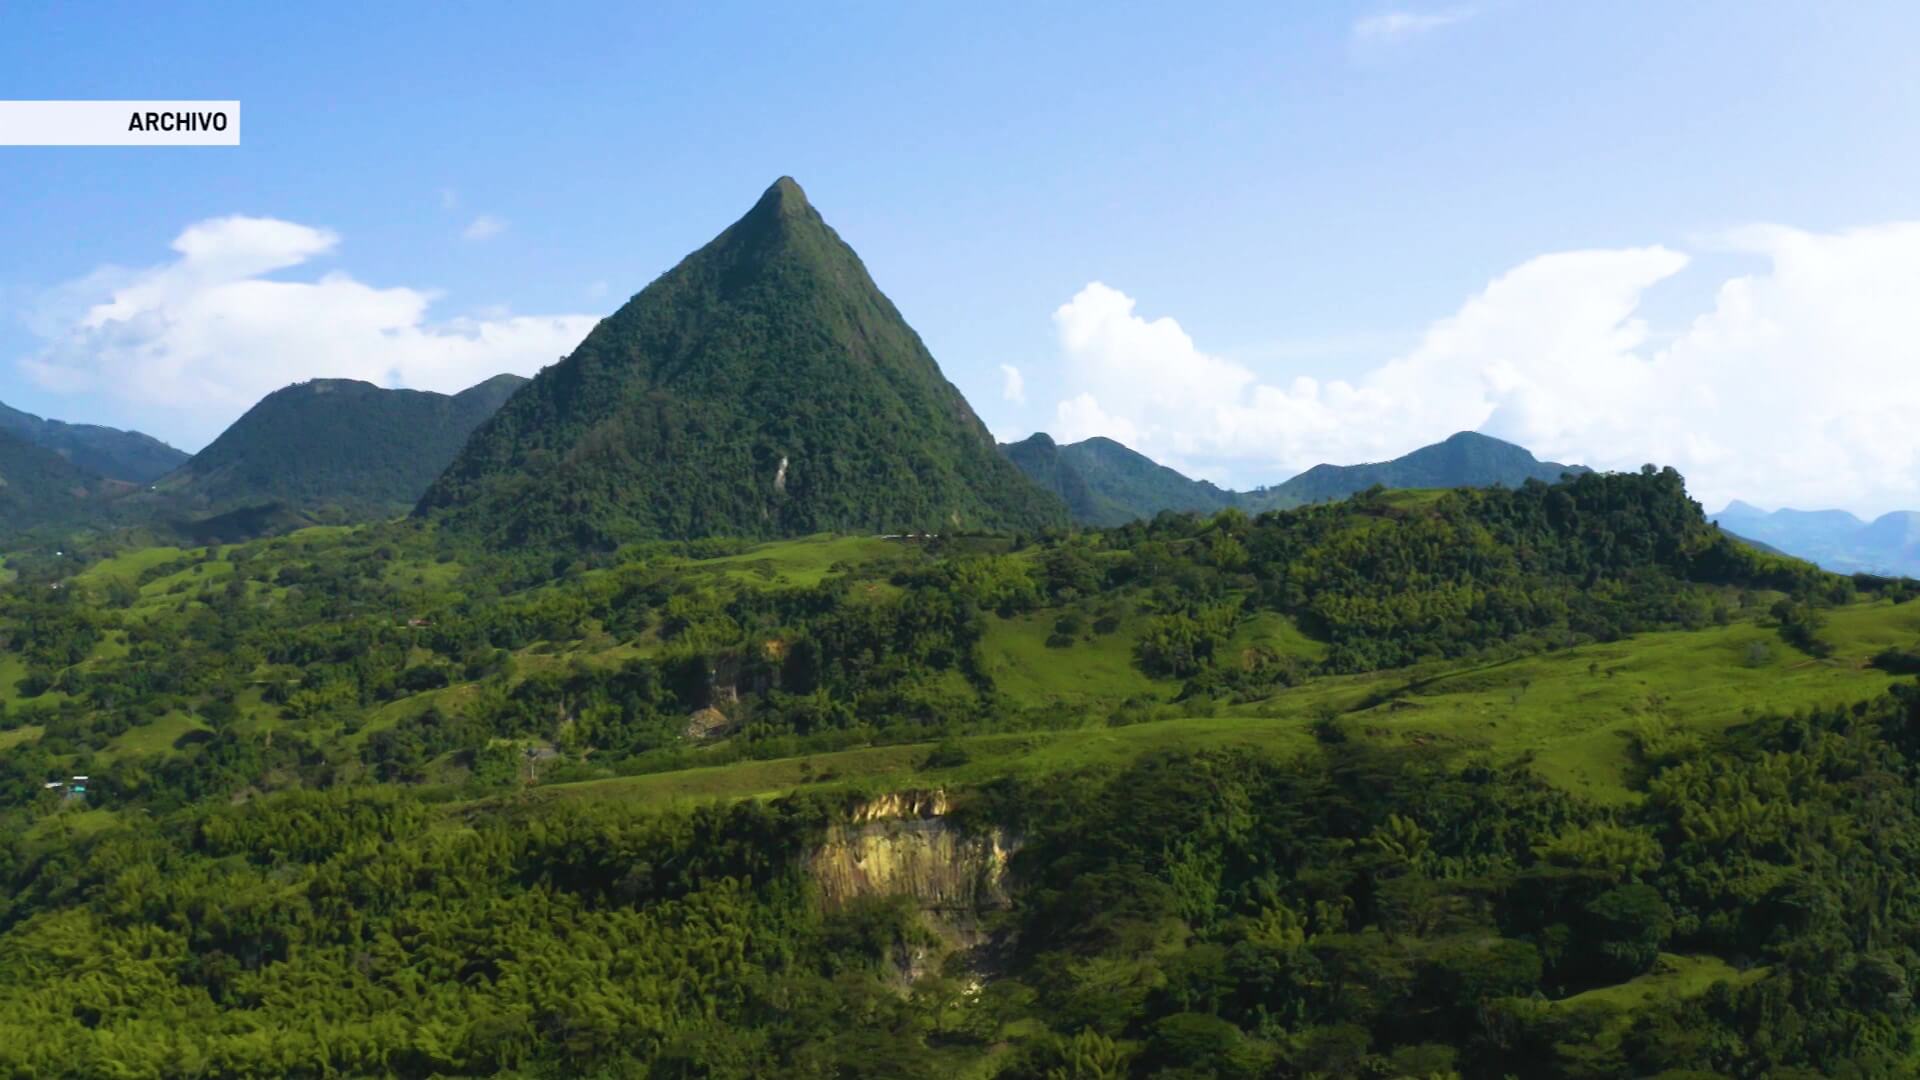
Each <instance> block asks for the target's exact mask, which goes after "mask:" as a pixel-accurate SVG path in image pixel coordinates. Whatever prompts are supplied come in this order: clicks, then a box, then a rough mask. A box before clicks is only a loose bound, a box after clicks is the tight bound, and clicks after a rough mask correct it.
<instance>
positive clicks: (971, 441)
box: [419, 177, 1066, 547]
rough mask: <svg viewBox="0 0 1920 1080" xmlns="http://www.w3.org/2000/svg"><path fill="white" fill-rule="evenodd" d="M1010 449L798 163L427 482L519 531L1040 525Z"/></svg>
mask: <svg viewBox="0 0 1920 1080" xmlns="http://www.w3.org/2000/svg"><path fill="white" fill-rule="evenodd" d="M1065 510H1066V508H1065V507H1064V506H1061V505H1060V504H1059V502H1057V501H1056V500H1054V499H1053V498H1052V497H1051V496H1049V495H1047V494H1045V493H1043V492H1042V491H1040V490H1039V489H1037V488H1035V487H1034V486H1033V485H1032V484H1031V483H1029V482H1028V481H1027V480H1026V478H1025V477H1024V476H1022V475H1021V473H1020V471H1019V470H1018V469H1016V468H1015V467H1014V466H1013V464H1012V463H1010V462H1008V461H1006V460H1005V459H1003V458H1002V457H1001V456H1000V455H999V453H998V452H997V451H996V449H995V446H994V442H993V436H992V435H991V434H990V433H989V432H988V431H987V429H986V425H984V424H982V423H981V422H980V419H979V417H978V416H976V415H975V414H974V412H973V410H972V408H971V407H970V406H968V404H967V402H966V399H965V398H964V397H962V396H961V394H960V392H959V390H957V389H956V388H955V387H954V386H953V384H951V383H949V382H948V381H947V380H946V378H945V377H944V376H943V375H942V374H941V372H940V369H939V366H938V364H936V363H935V362H934V359H933V357H932V356H931V355H930V354H929V353H928V352H927V349H926V345H925V344H924V343H923V342H922V341H921V340H920V336H919V335H918V334H916V333H914V331H913V328H912V327H910V326H908V325H907V323H906V321H905V319H903V318H902V317H901V315H900V312H899V311H898V310H897V309H896V308H895V307H894V306H893V303H892V302H891V301H889V300H888V299H887V298H886V296H885V295H884V294H882V293H881V292H880V289H879V287H878V286H877V285H876V284H875V283H874V281H873V279H872V277H871V276H870V275H869V274H868V273H867V270H866V267H865V266H863V265H862V264H861V262H860V257H859V256H858V255H857V254H855V253H854V251H853V249H852V248H851V247H848V246H847V244H846V242H845V241H844V240H842V239H841V238H840V236H839V235H838V234H837V233H835V232H834V230H833V228H832V226H830V225H828V224H827V222H826V221H825V220H824V219H823V218H822V217H821V216H820V213H819V212H818V211H817V210H815V209H814V208H813V207H812V206H811V205H809V204H808V202H807V197H806V195H805V193H803V192H802V191H801V190H800V185H799V184H796V183H794V181H793V179H792V178H791V177H781V178H780V179H779V180H777V181H775V182H774V184H773V186H772V187H770V188H768V189H767V190H766V192H765V193H764V194H762V195H761V196H760V199H759V201H758V202H756V203H755V204H754V206H753V208H752V209H751V210H749V211H748V212H747V213H746V215H745V216H744V217H742V218H740V219H739V220H738V221H736V222H734V223H733V224H732V225H731V226H729V227H728V228H727V229H726V230H724V231H723V232H721V233H720V235H719V236H717V237H715V238H714V239H713V241H711V242H710V243H708V244H707V245H706V246H704V247H702V248H700V249H699V250H698V251H695V252H694V253H692V254H690V255H688V256H687V257H686V258H684V259H682V260H681V261H680V262H679V264H678V265H676V266H675V267H674V268H673V269H671V270H669V271H667V272H666V273H665V274H662V275H661V276H660V277H659V278H657V279H655V280H654V281H653V283H652V284H650V285H648V286H647V287H646V288H645V289H644V290H642V291H641V292H640V293H639V294H638V295H636V296H634V297H633V298H632V299H631V300H629V301H628V302H627V303H626V304H625V305H623V306H622V307H621V308H620V309H619V310H618V311H616V312H614V313H613V314H612V315H610V316H608V317H607V318H605V319H602V320H601V321H600V323H599V325H597V326H596V327H594V329H593V331H592V332H591V333H589V334H588V335H587V337H586V339H585V340H584V341H582V342H581V343H580V345H579V347H578V348H576V349H575V350H574V351H573V353H572V354H571V355H569V356H568V357H567V358H566V359H564V360H562V361H560V362H559V363H557V364H554V365H552V366H551V367H548V368H545V369H543V370H542V371H541V372H540V373H539V374H538V375H537V376H535V378H534V380H533V382H532V383H530V384H529V385H527V386H525V387H523V388H521V390H520V391H519V392H518V393H516V394H515V395H514V396H513V398H512V399H511V400H510V401H508V403H507V404H506V406H505V407H503V408H502V409H501V411H500V412H499V413H498V414H496V415H495V416H494V417H493V418H492V419H491V420H489V421H488V422H487V423H486V424H484V425H482V426H481V427H480V428H479V430H478V431H476V433H475V435H474V437H473V439H472V440H471V441H470V442H469V443H468V444H467V447H466V448H465V449H464V450H463V451H462V452H461V454H460V455H459V456H458V457H457V458H455V459H454V461H453V464H452V465H451V466H449V467H448V469H447V471H446V472H445V473H443V474H442V475H441V477H440V479H439V480H438V481H437V482H436V483H435V484H434V485H433V487H432V489H431V490H429V491H428V492H427V494H426V496H425V497H424V498H423V499H422V500H421V503H420V507H419V512H421V513H422V514H433V515H442V516H444V518H445V520H446V521H447V522H448V523H449V525H450V526H451V527H452V528H454V529H455V530H466V531H468V532H471V533H474V534H477V535H480V536H483V537H489V538H492V539H495V540H498V541H501V542H504V543H509V544H521V543H542V542H553V543H558V544H564V545H578V546H589V547H602V546H615V545H617V544H619V543H622V542H625V541H627V540H631V539H642V538H653V537H668V538H687V537H700V536H713V535H729V536H782V535H804V534H807V533H813V532H821V531H855V530H859V531H874V532H901V531H908V530H928V531H941V532H946V531H951V530H954V529H959V528H1007V529H1025V528H1036V527H1042V526H1046V525H1050V524H1055V523H1058V522H1061V521H1064V520H1065V519H1066V513H1065Z"/></svg>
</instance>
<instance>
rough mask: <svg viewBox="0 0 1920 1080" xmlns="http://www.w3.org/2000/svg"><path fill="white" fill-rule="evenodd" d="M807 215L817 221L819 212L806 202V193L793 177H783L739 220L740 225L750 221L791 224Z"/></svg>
mask: <svg viewBox="0 0 1920 1080" xmlns="http://www.w3.org/2000/svg"><path fill="white" fill-rule="evenodd" d="M809 215H811V216H813V217H814V218H816V219H817V218H818V217H819V212H818V211H816V210H814V209H813V204H812V203H809V202H808V201H807V193H806V192H805V191H803V190H801V188H800V184H799V183H798V182H797V181H795V180H794V178H793V177H791V176H783V177H781V178H780V179H778V180H775V181H774V182H773V185H772V186H771V187H769V188H767V190H766V191H765V192H763V193H762V194H761V196H760V201H758V202H756V203H754V204H753V209H751V210H749V211H747V214H746V216H745V217H743V218H741V219H740V220H741V223H742V224H745V223H747V222H752V221H767V222H777V221H786V222H791V221H794V220H796V219H804V218H806V217H808V216H809Z"/></svg>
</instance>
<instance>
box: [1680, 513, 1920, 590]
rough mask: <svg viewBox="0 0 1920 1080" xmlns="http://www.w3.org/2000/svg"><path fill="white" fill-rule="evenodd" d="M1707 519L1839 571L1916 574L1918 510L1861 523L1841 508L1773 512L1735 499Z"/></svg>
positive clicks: (1919, 562) (1919, 567)
mask: <svg viewBox="0 0 1920 1080" xmlns="http://www.w3.org/2000/svg"><path fill="white" fill-rule="evenodd" d="M1708 518H1709V520H1712V521H1714V522H1717V523H1718V524H1719V525H1720V527H1721V528H1723V529H1725V530H1727V531H1728V532H1731V533H1733V534H1735V535H1737V536H1741V537H1745V538H1746V539H1749V540H1755V541H1758V542H1760V543H1762V544H1765V545H1767V546H1769V547H1773V548H1776V549H1778V550H1780V551H1784V552H1786V553H1787V554H1789V555H1794V556H1798V557H1799V558H1802V559H1806V560H1808V561H1809V562H1814V563H1818V564H1819V565H1820V566H1823V567H1825V568H1826V569H1828V570H1832V571H1835V572H1837V573H1845V574H1858V573H1866V574H1904V575H1907V576H1909V577H1920V513H1916V512H1914V511H1912V510H1896V511H1894V512H1892V513H1890V514H1882V515H1881V516H1879V517H1877V518H1875V519H1873V520H1872V521H1862V520H1861V519H1859V518H1857V517H1855V516H1854V515H1852V514H1850V513H1848V512H1847V511H1845V510H1775V511H1772V512H1771V513H1769V512H1768V511H1765V510H1762V509H1760V508H1759V507H1756V506H1751V505H1748V504H1747V503H1743V502H1740V501H1739V500H1735V501H1733V502H1731V503H1729V504H1727V508H1726V509H1724V510H1722V511H1720V512H1719V513H1717V514H1709V515H1708Z"/></svg>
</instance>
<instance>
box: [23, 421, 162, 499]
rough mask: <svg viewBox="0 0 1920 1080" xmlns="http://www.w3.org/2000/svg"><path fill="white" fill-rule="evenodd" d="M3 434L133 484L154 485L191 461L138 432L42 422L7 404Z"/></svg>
mask: <svg viewBox="0 0 1920 1080" xmlns="http://www.w3.org/2000/svg"><path fill="white" fill-rule="evenodd" d="M0 432H5V433H7V434H10V435H13V436H15V437H17V438H19V439H21V440H23V441H25V442H28V443H32V444H33V445H35V446H39V447H43V448H45V449H47V450H51V451H53V452H54V453H57V454H59V455H60V456H61V457H63V458H66V459H67V460H68V461H70V462H72V463H73V464H74V465H75V466H77V467H78V468H79V469H80V470H81V471H83V472H89V473H93V474H95V475H97V476H102V477H105V478H107V479H109V480H123V481H125V482H127V483H129V484H148V483H152V482H153V481H155V480H158V479H159V478H161V477H162V476H165V475H166V474H168V473H170V472H172V471H173V470H174V469H176V468H179V467H180V465H181V464H182V463H183V462H185V461H186V460H187V455H186V453H185V452H184V451H181V450H176V449H174V448H173V447H171V446H168V445H167V444H166V443H163V442H161V441H160V440H159V439H156V438H154V437H153V436H151V435H142V434H141V433H140V432H138V431H121V430H119V429H118V428H110V427H101V426H99V425H97V424H67V423H62V422H61V421H58V420H43V419H41V418H40V417H38V416H35V415H33V414H32V413H26V412H21V411H20V410H18V409H14V408H9V407H8V406H6V405H4V404H0Z"/></svg>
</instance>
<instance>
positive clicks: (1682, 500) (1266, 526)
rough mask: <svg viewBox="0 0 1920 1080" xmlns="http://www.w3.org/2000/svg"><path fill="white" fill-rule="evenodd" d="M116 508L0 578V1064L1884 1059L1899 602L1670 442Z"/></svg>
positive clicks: (1730, 1069)
mask: <svg viewBox="0 0 1920 1080" xmlns="http://www.w3.org/2000/svg"><path fill="white" fill-rule="evenodd" d="M116 543H117V542H116V541H113V540H112V539H111V538H107V539H100V540H96V541H92V542H89V543H88V544H82V545H80V546H76V547H66V548H62V549H60V550H59V551H58V552H57V553H56V552H55V551H53V550H50V549H43V550H39V551H30V552H21V553H19V554H16V555H14V556H11V557H10V558H9V560H8V563H7V573H8V574H9V575H10V576H11V577H12V579H13V580H12V581H11V583H10V584H8V585H6V586H4V588H0V679H4V680H5V681H6V683H7V685H5V686H0V748H3V752H0V819H4V821H5V823H6V826H7V827H6V829H5V835H6V840H5V842H4V845H0V880H4V882H5V885H4V887H3V888H0V897H4V899H3V900H0V1004H3V1005H4V1008H3V1009H0V1029H4V1030H0V1074H4V1075H17V1076H63V1075H70V1076H97V1075H119V1076H129V1077H138V1076H154V1077H162V1076H169V1077H170V1076H210V1077H211V1076H221V1077H227V1076H235V1077H237V1076H304V1075H311V1076H322V1075H346V1076H359V1075H368V1076H384V1075H392V1076H418V1077H427V1076H454V1075H474V1076H478V1075H517V1076H525V1077H539V1076H555V1077H558V1076H580V1075H587V1076H596V1075H597V1076H626V1075H658V1076H689V1077H692V1076H709V1077H723V1076H726V1077H732V1076H738V1077H749V1076H766V1075H794V1076H823V1077H824V1076H900V1077H910V1076H953V1075H977V1076H1001V1077H1009V1078H1019V1077H1035V1078H1039V1077H1048V1078H1052V1077H1121V1076H1165V1077H1194V1076H1218V1077H1266V1076H1299V1077H1310V1076H1319V1077H1338V1076H1377V1077H1401V1076H1405V1077H1419V1078H1431V1077H1450V1076H1458V1077H1474V1078H1480V1077H1485V1078H1498V1077H1505V1076H1529V1077H1532V1076H1540V1077H1567V1078H1575V1077H1579V1078H1589V1077H1592V1078H1600V1077H1607V1078H1612V1077H1621V1078H1625V1077H1639V1076H1655V1075H1660V1076H1669V1077H1689V1076H1691V1077H1707V1076H1722V1077H1763V1076H1767V1077H1788V1076H1860V1077H1868V1076H1894V1075H1906V1074H1909V1073H1911V1071H1912V1068H1913V1065H1914V1062H1915V1061H1916V1056H1915V1054H1916V1048H1915V1047H1914V1045H1913V1043H1912V1032H1913V1025H1914V1023H1915V1021H1916V1020H1917V1019H1920V1017H1917V1016H1916V1015H1915V1013H1914V1009H1913V1003H1912V991H1913V988H1914V975H1913V974H1911V973H1912V972H1913V971H1914V970H1915V965H1916V963H1920V954H1916V948H1920V921H1917V920H1916V918H1915V915H1914V913H1913V904H1914V897H1915V896H1920V891H1917V890H1916V887H1915V886H1916V881H1915V879H1914V878H1913V875H1912V870H1911V863H1912V862H1913V859H1912V857H1911V854H1910V851H1909V849H1910V848H1912V847H1914V846H1915V845H1916V844H1920V817H1916V814H1917V813H1920V803H1917V802H1916V796H1915V794H1914V792H1915V791H1916V785H1915V783H1914V779H1915V777H1914V776H1913V775H1912V773H1913V771H1914V770H1915V768H1916V766H1917V765H1920V739H1917V738H1916V736H1915V734H1914V733H1915V732H1920V690H1916V689H1915V688H1914V687H1913V685H1912V683H1911V672H1913V671H1915V670H1920V659H1916V657H1920V650H1916V648H1915V646H1916V644H1920V605H1914V604H1912V602H1911V601H1912V598H1913V596H1914V592H1915V590H1914V588H1913V585H1912V583H1910V582H1903V581H1898V580H1893V579H1884V578H1870V577H1857V578H1852V579H1848V578H1841V577H1836V576H1833V575H1829V574H1825V573H1822V572H1820V571H1818V570H1816V569H1814V568H1812V567H1810V566H1808V565H1806V564H1803V563H1797V562H1793V561H1790V560H1785V559H1781V558H1778V557H1775V556H1770V555H1767V554H1764V553H1762V552H1759V551H1757V550H1755V549H1753V548H1751V547H1749V546H1747V545H1745V544H1742V543H1740V542H1738V541H1735V540H1733V539H1731V538H1729V537H1728V536H1726V535H1725V534H1723V533H1721V532H1719V531H1718V530H1717V529H1716V528H1715V527H1714V526H1712V525H1711V524H1709V523H1707V522H1706V521H1705V520H1704V518H1703V517H1702V516H1701V513H1700V510H1699V507H1698V506H1697V505H1696V504H1694V503H1693V502H1691V501H1690V500H1689V499H1688V498H1687V497H1686V494H1685V491H1684V487H1683V484H1682V481H1681V479H1680V477H1679V476H1678V475H1677V474H1675V473H1673V472H1672V471H1671V470H1666V471H1656V470H1653V469H1648V470H1645V471H1644V472H1642V473H1639V474H1629V475H1597V474H1588V475H1583V476H1579V477H1575V478H1572V479H1570V480H1567V481H1565V482H1562V483H1559V484H1554V485H1548V484H1544V483H1540V482H1537V481H1536V482H1532V483H1528V484H1526V485H1524V486H1521V487H1518V488H1491V489H1485V490H1460V491H1448V492H1416V493H1395V492H1382V491H1378V490H1375V491H1369V492H1364V493H1362V494H1360V495H1359V496H1356V497H1355V498H1353V499H1349V500H1347V501H1344V502H1339V503H1331V504H1325V505H1319V506H1313V507H1308V508H1302V509H1296V510H1290V511H1283V512H1274V513H1267V514H1262V515H1258V516H1250V515H1248V514H1245V513H1243V512H1240V511H1238V510H1233V509H1229V510H1225V511H1222V512H1219V513H1216V514H1213V515H1211V516H1205V517H1202V516H1193V515H1181V514H1172V513H1169V514H1163V515H1160V516H1159V517H1156V518H1154V519H1152V520H1149V521H1140V522H1135V523H1132V524H1130V525H1127V526H1124V527H1121V528H1116V529H1110V530H1106V531H1100V532H1069V531H1040V532H1030V533H1026V534H977V535H959V534H955V535H949V536H942V537H939V538H922V539H897V540H879V539H868V538H858V537H848V538H825V537H823V538H816V539H813V540H808V541H797V542H788V543H785V544H775V545H770V546H768V545H753V544H749V543H746V542H743V541H739V540H727V539H709V540H701V541H692V542H663V541H648V542H641V543H634V544H628V545H626V546H624V547H621V548H619V549H617V550H613V551H586V552H577V551H576V552H561V553H554V552H551V551H549V552H546V553H534V552H526V551H522V552H519V553H514V554H500V553H488V552H487V551H485V550H483V549H480V548H477V547H474V546H473V545H472V544H471V542H470V540H469V538H468V537H466V536H464V535H462V534H460V533H458V532H450V533H449V532H442V531H441V530H438V529H436V528H434V527H433V526H432V525H431V524H430V523H426V522H419V521H403V522H396V523H391V524H387V525H381V526H370V527H360V528H355V529H309V530H306V531H303V532H299V533H295V534H293V535H290V536H286V537H281V538H277V539H272V540H262V541H254V542H250V543H246V544H240V545H232V546H216V547H204V548H195V549H155V548H125V547H118V546H116ZM1702 649H1704V650H1706V651H1705V652H1699V651H1697V650H1702ZM1686 650H1695V651H1686ZM1669 654H1673V655H1678V656H1684V657H1692V658H1693V659H1685V660H1683V661H1681V662H1680V663H1682V664H1684V665H1685V667H1684V668H1683V675H1684V678H1680V679H1674V680H1670V681H1669V682H1668V683H1664V684H1663V683H1658V682H1653V681H1649V680H1650V678H1651V675H1652V673H1653V672H1654V670H1655V669H1654V667H1653V666H1652V665H1654V664H1655V663H1656V662H1659V663H1665V662H1666V661H1664V660H1662V659H1660V658H1662V657H1665V656H1667V655H1669ZM1701 656H1706V657H1711V658H1713V659H1711V660H1707V661H1702V660H1700V659H1698V657H1701ZM1046 680H1052V681H1046ZM1836 680H1837V681H1836ZM1700 691H1706V692H1707V693H1708V695H1709V700H1703V701H1697V702H1689V701H1687V700H1685V695H1686V694H1688V693H1690V692H1696V693H1697V692H1700ZM1555 694H1564V695H1566V696H1565V697H1555V696H1553V695H1555ZM1563 700H1564V701H1571V702H1574V703H1575V704H1573V705H1571V706H1563V705H1560V704H1557V702H1560V701H1563ZM1616 700H1617V701H1621V702H1624V703H1625V704H1626V712H1625V713H1624V714H1622V715H1621V716H1618V717H1615V718H1614V719H1612V720H1606V719H1604V718H1602V719H1601V720H1599V721H1596V722H1598V723H1602V724H1603V726H1601V727H1592V728H1588V727H1580V726H1578V724H1577V723H1576V722H1577V721H1583V720H1585V719H1587V718H1588V717H1589V716H1594V715H1597V714H1599V713H1600V712H1602V711H1604V710H1605V709H1615V708H1618V707H1617V706H1613V705H1606V704H1603V703H1605V702H1609V701H1616ZM1456 702H1458V703H1461V704H1460V705H1459V706H1458V707H1459V708H1461V709H1464V710H1467V711H1465V712H1463V713H1462V717H1463V719H1461V720H1460V721H1459V722H1457V723H1456V722H1453V721H1450V720H1446V719H1444V717H1445V716H1451V715H1452V714H1451V713H1446V714H1443V713H1442V712H1441V710H1442V709H1446V708H1454V707H1455V706H1454V704H1453V703H1456ZM1793 702H1799V703H1800V704H1795V705H1791V706H1789V705H1787V704H1783V703H1793ZM1720 716H1730V717H1731V720H1730V721H1726V720H1716V719H1712V718H1713V717H1720ZM1496 721H1497V725H1496ZM1569 725H1573V726H1569ZM1562 730H1564V731H1565V732H1566V735H1565V738H1564V739H1563V740H1561V741H1555V738H1557V736H1554V733H1555V732H1559V731H1562ZM1588 732H1591V734H1587V733H1588ZM1596 736H1598V737H1600V738H1601V739H1602V741H1601V742H1599V743H1594V742H1592V740H1593V739H1594V738H1595V737H1596ZM1503 740H1516V741H1503ZM1567 761H1573V762H1575V763H1576V765H1577V766H1578V769H1579V770H1582V772H1580V774H1579V775H1572V774H1570V772H1569V770H1568V769H1567V768H1566V767H1565V764H1564V763H1565V762H1567ZM1594 769H1601V770H1603V771H1606V777H1605V779H1604V782H1600V781H1593V782H1589V781H1590V780H1591V777H1588V776H1586V772H1590V771H1591V770H1594ZM1607 770H1610V771H1607ZM76 776H85V777H86V780H85V781H84V787H85V789H86V790H85V791H84V793H80V792H76V791H74V790H73V788H74V787H75V786H76V785H80V784H81V782H80V781H76V780H73V779H72V778H73V777H76ZM49 785H55V786H49ZM741 796H755V797H745V798H743V797H741Z"/></svg>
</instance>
